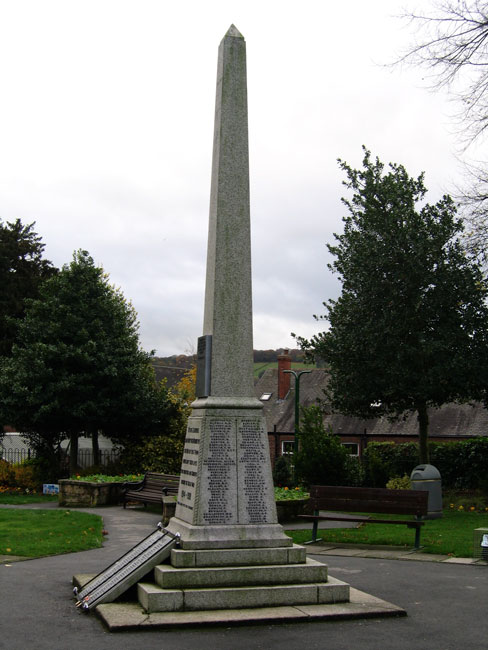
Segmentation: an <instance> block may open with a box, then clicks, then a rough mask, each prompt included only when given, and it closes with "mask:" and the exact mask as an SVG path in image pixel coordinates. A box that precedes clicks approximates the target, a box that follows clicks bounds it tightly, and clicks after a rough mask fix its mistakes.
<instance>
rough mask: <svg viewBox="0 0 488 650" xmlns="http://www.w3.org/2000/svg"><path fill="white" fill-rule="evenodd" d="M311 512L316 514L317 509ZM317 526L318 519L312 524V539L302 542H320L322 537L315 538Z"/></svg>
mask: <svg viewBox="0 0 488 650" xmlns="http://www.w3.org/2000/svg"><path fill="white" fill-rule="evenodd" d="M313 514H314V515H318V514H319V511H318V510H314V512H313ZM318 528H319V520H318V519H316V520H315V521H314V522H313V525H312V539H311V540H310V541H309V542H304V544H313V543H314V542H320V541H321V540H322V538H320V539H317V533H318Z"/></svg>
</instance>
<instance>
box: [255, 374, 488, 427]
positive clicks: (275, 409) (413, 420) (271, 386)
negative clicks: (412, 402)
mask: <svg viewBox="0 0 488 650" xmlns="http://www.w3.org/2000/svg"><path fill="white" fill-rule="evenodd" d="M327 381H328V373H327V371H326V370H324V369H321V368H320V369H319V368H316V369H313V370H312V372H311V373H309V374H304V375H302V376H301V377H300V405H301V406H310V405H311V404H316V403H317V402H318V401H319V400H321V401H322V402H323V404H324V405H325V403H326V402H325V396H324V388H325V387H326V386H327ZM294 383H295V380H294V378H293V377H292V378H291V384H290V387H291V390H290V392H289V393H288V395H287V397H286V398H285V399H284V400H278V399H277V390H278V370H277V369H271V370H266V371H265V373H264V374H263V376H262V377H261V378H260V379H259V380H258V381H257V383H256V386H255V389H256V397H258V398H260V397H261V395H262V394H263V393H272V395H271V398H270V399H269V400H268V401H265V402H263V406H264V408H263V410H264V415H265V416H266V421H267V426H268V431H273V430H274V427H275V426H276V431H280V432H283V433H284V432H289V433H293V431H294V426H295V390H294ZM324 422H325V424H326V425H328V424H330V426H331V428H332V431H333V432H334V433H337V434H361V433H364V432H365V431H366V432H367V433H368V434H369V435H384V436H388V435H389V436H393V435H396V436H398V435H417V434H418V422H417V415H416V413H411V414H410V415H409V416H408V417H407V418H406V419H404V420H398V421H396V422H391V421H390V420H388V418H386V417H381V418H377V419H370V420H362V419H360V418H353V417H349V416H344V415H341V414H339V413H334V414H330V415H326V416H324ZM429 435H431V436H436V435H442V436H452V437H457V436H466V435H469V436H487V435H488V410H487V409H486V408H484V406H483V405H482V404H479V403H475V404H473V405H470V404H454V403H450V404H445V405H444V406H442V407H441V408H438V409H435V408H432V409H429Z"/></svg>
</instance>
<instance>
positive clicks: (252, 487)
mask: <svg viewBox="0 0 488 650" xmlns="http://www.w3.org/2000/svg"><path fill="white" fill-rule="evenodd" d="M266 432H267V427H266V423H265V421H264V417H263V415H262V404H261V402H260V401H259V400H258V399H256V397H255V396H254V390H253V343H252V282H251V237H250V200H249V155H248V125H247V80H246V44H245V40H244V38H243V36H242V35H241V34H240V33H239V31H238V30H237V29H236V28H235V27H234V26H233V25H232V26H231V27H230V29H229V30H228V32H227V34H226V35H225V37H224V38H223V40H222V42H221V44H220V47H219V54H218V68H217V94H216V106H215V130H214V144H213V163H212V181H211V194H210V218H209V231H208V250H207V276H206V292H205V309H204V324H203V334H202V336H201V337H200V338H199V340H198V362H197V399H196V401H195V402H194V403H193V404H192V414H191V417H190V418H189V420H188V427H187V433H186V440H185V447H184V453H183V460H182V466H181V478H180V486H179V492H178V497H177V505H176V512H175V516H174V517H173V518H172V519H171V520H170V522H169V524H168V526H167V528H166V529H162V530H157V531H155V532H154V533H153V534H152V535H150V536H149V537H148V538H145V539H144V540H142V542H141V543H140V544H139V545H137V546H136V547H134V549H132V551H131V552H130V553H128V554H126V556H124V557H123V558H120V560H118V562H116V563H114V565H111V567H108V569H106V570H105V572H102V574H99V576H97V577H95V578H94V579H93V580H92V581H91V583H90V582H89V583H88V584H85V585H83V584H81V583H80V587H79V591H77V597H78V603H79V605H81V607H82V608H84V609H85V610H89V609H92V608H93V609H95V610H96V612H97V613H98V615H99V616H100V617H101V618H102V620H103V621H104V622H105V623H106V625H107V626H108V628H109V629H110V630H122V629H124V630H125V629H142V628H159V627H161V628H165V627H173V626H175V627H177V626H186V625H209V624H210V625H212V624H226V625H229V624H239V623H240V624H245V623H258V622H271V621H276V622H284V621H288V622H289V621H301V622H303V621H304V620H316V619H327V618H332V619H341V618H356V617H365V616H369V617H371V616H374V617H379V616H392V615H393V616H394V615H401V614H404V613H405V612H404V610H402V609H400V608H398V607H396V606H395V605H392V604H390V603H387V602H385V601H382V600H379V599H377V598H374V597H373V596H369V595H368V594H365V593H363V592H359V591H357V590H355V589H352V588H350V586H349V585H348V584H347V583H345V582H342V581H340V580H337V579H334V578H332V577H331V576H329V575H328V568H327V565H325V564H323V563H321V562H318V561H315V560H312V559H310V558H307V555H306V551H305V548H303V547H300V546H296V545H294V544H293V542H292V540H291V538H289V537H288V536H287V535H286V534H285V533H284V531H283V528H282V526H281V525H280V524H279V523H278V520H277V515H276V505H275V500H274V490H273V481H272V473H271V465H270V459H269V447H268V438H267V433H266ZM135 584H137V598H138V602H137V603H136V602H133V603H126V602H121V601H122V600H123V598H121V596H123V594H124V592H125V591H126V590H127V589H128V587H130V586H132V585H135ZM117 597H119V599H118V600H117V601H116V599H117ZM114 601H116V602H114Z"/></svg>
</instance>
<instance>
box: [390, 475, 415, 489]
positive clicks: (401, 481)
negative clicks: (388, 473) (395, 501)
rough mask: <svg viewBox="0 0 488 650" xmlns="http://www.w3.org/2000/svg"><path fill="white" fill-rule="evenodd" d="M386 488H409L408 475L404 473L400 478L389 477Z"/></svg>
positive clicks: (410, 485)
mask: <svg viewBox="0 0 488 650" xmlns="http://www.w3.org/2000/svg"><path fill="white" fill-rule="evenodd" d="M386 487H387V488H388V490H410V488H411V487H412V483H411V482H410V477H409V476H407V475H406V474H404V475H403V476H402V477H401V478H391V479H390V480H389V481H388V483H387V484H386Z"/></svg>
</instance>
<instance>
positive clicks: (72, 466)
mask: <svg viewBox="0 0 488 650" xmlns="http://www.w3.org/2000/svg"><path fill="white" fill-rule="evenodd" d="M77 471H78V432H73V431H71V432H70V434H69V473H70V476H73V474H76V472H77Z"/></svg>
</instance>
